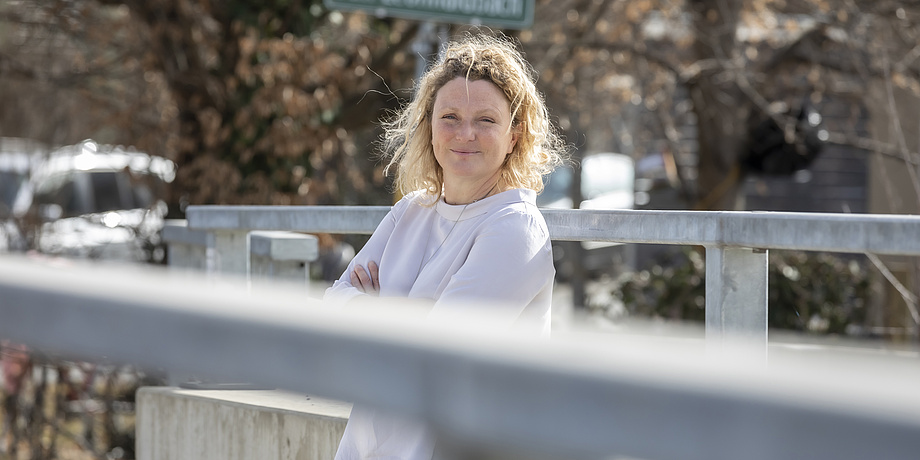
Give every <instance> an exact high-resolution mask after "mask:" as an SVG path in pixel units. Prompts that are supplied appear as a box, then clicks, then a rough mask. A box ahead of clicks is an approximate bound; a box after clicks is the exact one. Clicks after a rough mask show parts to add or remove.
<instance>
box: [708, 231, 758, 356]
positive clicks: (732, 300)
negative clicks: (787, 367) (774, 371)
mask: <svg viewBox="0 0 920 460" xmlns="http://www.w3.org/2000/svg"><path fill="white" fill-rule="evenodd" d="M728 338H740V339H744V340H745V341H747V342H750V343H752V344H753V345H755V346H757V347H758V348H759V347H760V346H762V347H763V350H764V355H765V356H766V350H767V251H766V250H761V249H749V248H733V247H712V246H710V247H706V342H707V344H712V345H715V346H716V347H717V348H718V347H720V346H721V344H722V342H723V341H724V339H728Z"/></svg>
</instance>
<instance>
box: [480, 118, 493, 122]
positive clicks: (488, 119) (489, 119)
mask: <svg viewBox="0 0 920 460" xmlns="http://www.w3.org/2000/svg"><path fill="white" fill-rule="evenodd" d="M482 121H484V122H486V123H495V120H494V119H492V118H483V119H482Z"/></svg>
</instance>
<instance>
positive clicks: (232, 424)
mask: <svg viewBox="0 0 920 460" xmlns="http://www.w3.org/2000/svg"><path fill="white" fill-rule="evenodd" d="M350 411H351V405H350V404H346V403H342V402H338V401H332V400H328V399H322V398H317V397H313V396H306V395H303V394H297V393H289V392H284V391H248V390H231V391H199V390H183V389H179V388H175V387H146V388H141V389H140V390H139V391H138V393H137V422H136V423H137V443H136V453H137V459H138V460H180V459H181V460H262V459H273V460H329V459H332V458H333V456H334V455H335V450H336V447H337V446H338V444H339V440H340V439H341V438H342V433H343V431H344V430H345V422H346V421H347V420H348V414H349V412H350Z"/></svg>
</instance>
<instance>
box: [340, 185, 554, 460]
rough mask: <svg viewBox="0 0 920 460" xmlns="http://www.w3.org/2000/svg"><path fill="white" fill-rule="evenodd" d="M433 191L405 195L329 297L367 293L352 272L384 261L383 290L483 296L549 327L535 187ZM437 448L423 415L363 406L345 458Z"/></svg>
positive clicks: (546, 258) (546, 264) (545, 236)
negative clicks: (441, 195)
mask: <svg viewBox="0 0 920 460" xmlns="http://www.w3.org/2000/svg"><path fill="white" fill-rule="evenodd" d="M430 199H431V197H430V196H429V195H427V194H424V193H422V192H415V193H412V194H409V195H407V196H406V197H405V198H403V199H402V200H400V201H399V202H398V203H396V205H394V206H393V209H392V210H391V211H390V212H389V214H387V216H386V217H385V218H384V219H383V221H382V222H381V223H380V225H379V226H378V227H377V229H376V230H375V231H374V233H373V235H371V237H370V239H369V240H368V241H367V243H366V244H365V245H364V247H363V248H362V249H361V251H360V252H358V254H357V255H356V256H355V258H354V259H353V260H352V262H351V263H350V264H349V266H348V268H347V269H346V270H345V273H344V274H343V275H342V277H341V278H340V279H339V280H337V281H336V282H335V284H333V285H332V287H330V288H329V289H327V290H326V294H325V296H324V298H325V299H327V300H338V301H348V300H351V299H353V298H355V297H357V296H360V295H365V294H363V293H362V292H360V291H359V290H358V289H357V288H355V287H354V286H352V285H351V282H350V276H349V274H350V273H351V271H352V270H353V269H354V267H355V266H356V265H362V266H363V267H365V268H367V264H368V262H370V261H374V262H376V263H377V265H378V266H379V268H380V296H381V297H409V298H422V299H430V300H433V301H434V307H433V308H432V312H431V314H437V313H438V312H439V311H446V310H450V309H454V308H475V307H476V306H477V301H481V302H485V303H487V305H489V307H490V308H502V309H504V310H505V311H504V312H503V313H505V314H507V315H512V316H514V317H515V318H516V319H517V322H518V324H526V325H527V327H528V328H529V327H533V326H536V327H537V328H538V329H539V330H540V331H541V332H543V333H548V332H549V327H550V305H551V298H552V289H553V277H554V274H555V269H554V268H553V255H552V247H551V245H550V239H549V231H548V230H547V228H546V222H545V221H544V220H543V215H542V214H541V213H540V211H539V210H538V209H537V206H536V194H535V193H534V191H532V190H526V189H515V190H509V191H506V192H502V193H498V194H496V195H493V196H490V197H488V198H484V199H482V200H479V201H476V202H474V203H471V204H469V205H449V204H447V203H445V202H444V201H443V200H441V201H439V202H438V203H437V204H435V205H434V206H425V205H424V203H425V202H426V201H425V200H430ZM429 202H430V201H429ZM503 316H506V315H503ZM433 449H434V440H433V438H432V437H431V435H430V434H429V433H428V432H427V429H426V428H425V427H424V425H423V424H421V423H417V422H414V421H410V420H404V419H397V418H395V417H393V416H391V415H389V414H380V413H378V412H376V411H374V410H373V409H371V408H366V407H355V409H354V410H353V411H352V415H351V417H349V421H348V425H347V426H346V428H345V435H344V436H343V438H342V441H341V443H340V444H339V450H338V452H337V453H336V460H358V459H364V458H372V457H374V458H391V459H412V460H428V459H430V458H431V456H432V452H433Z"/></svg>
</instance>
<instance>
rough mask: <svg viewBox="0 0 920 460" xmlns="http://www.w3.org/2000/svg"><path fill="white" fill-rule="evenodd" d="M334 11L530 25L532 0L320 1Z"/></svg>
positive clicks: (512, 26) (515, 26) (509, 26)
mask: <svg viewBox="0 0 920 460" xmlns="http://www.w3.org/2000/svg"><path fill="white" fill-rule="evenodd" d="M323 3H325V5H326V7H327V8H329V9H334V10H351V11H354V10H360V11H367V12H369V13H371V14H374V15H377V16H380V17H396V18H406V19H416V20H421V21H435V22H448V23H454V24H476V25H479V24H481V25H486V26H495V27H501V28H505V29H527V28H529V27H530V26H531V25H533V9H534V0H324V2H323Z"/></svg>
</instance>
